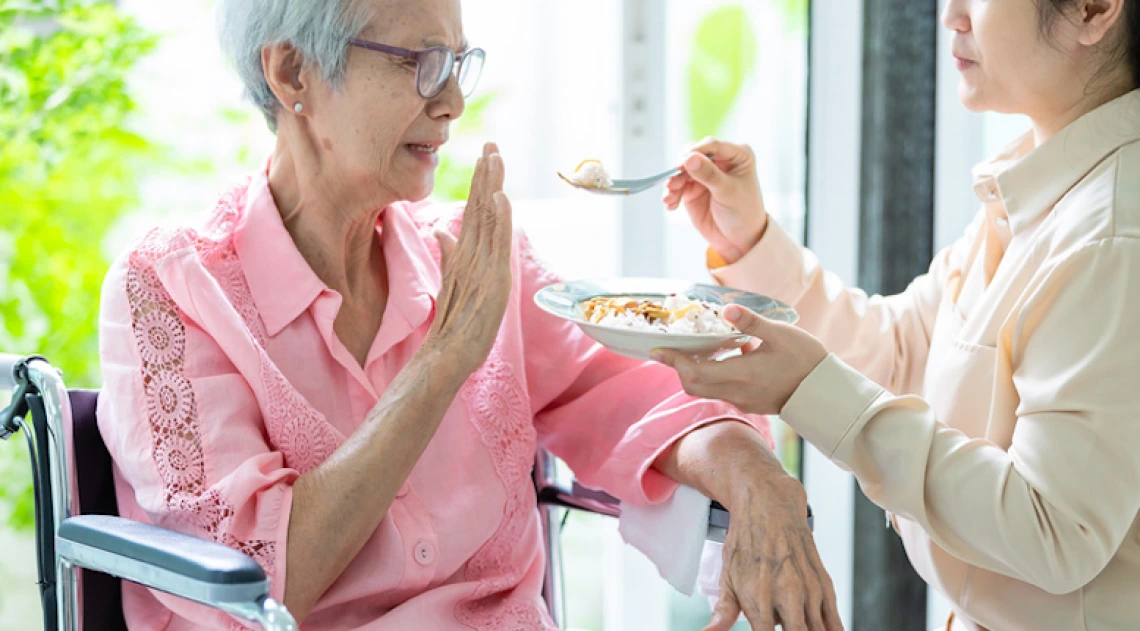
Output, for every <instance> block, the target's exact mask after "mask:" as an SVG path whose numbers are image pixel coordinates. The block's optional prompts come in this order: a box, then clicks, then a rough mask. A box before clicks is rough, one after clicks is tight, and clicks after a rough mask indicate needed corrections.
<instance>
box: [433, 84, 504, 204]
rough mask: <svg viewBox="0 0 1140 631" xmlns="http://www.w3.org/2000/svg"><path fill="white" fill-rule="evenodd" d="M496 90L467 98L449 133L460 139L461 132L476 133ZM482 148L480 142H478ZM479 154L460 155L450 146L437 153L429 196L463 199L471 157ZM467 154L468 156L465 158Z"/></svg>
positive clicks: (471, 168)
mask: <svg viewBox="0 0 1140 631" xmlns="http://www.w3.org/2000/svg"><path fill="white" fill-rule="evenodd" d="M495 96H496V94H495V93H494V92H487V93H486V94H480V95H479V96H477V97H475V98H473V99H471V100H470V101H468V102H467V106H466V107H465V108H464V110H463V115H462V116H460V117H459V120H458V121H456V123H455V127H454V128H453V129H452V136H453V137H455V139H460V138H462V137H463V136H466V135H470V134H473V133H477V132H479V131H481V130H482V129H483V120H484V117H485V115H486V113H487V109H488V108H489V107H490V106H491V104H492V103H494V102H495ZM480 151H482V145H480ZM478 157H479V154H475V155H472V156H461V155H456V154H454V153H452V152H451V151H450V150H449V151H447V152H443V153H441V154H440V156H439V168H437V169H436V172H435V187H434V188H433V189H432V197H434V198H435V199H438V200H439V201H443V202H458V201H464V200H466V199H467V194H468V193H470V192H471V178H472V177H474V175H475V160H476V159H477V158H478ZM468 158H470V159H468Z"/></svg>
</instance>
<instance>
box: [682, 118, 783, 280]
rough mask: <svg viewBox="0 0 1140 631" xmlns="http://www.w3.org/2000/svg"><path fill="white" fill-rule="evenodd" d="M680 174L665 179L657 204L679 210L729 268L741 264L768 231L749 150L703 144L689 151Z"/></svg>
mask: <svg viewBox="0 0 1140 631" xmlns="http://www.w3.org/2000/svg"><path fill="white" fill-rule="evenodd" d="M710 155H713V156H715V158H713V159H709V157H708V156H710ZM681 168H682V172H681V173H680V174H679V175H675V176H673V177H671V178H669V181H668V182H667V183H666V185H665V192H664V194H663V195H662V197H661V201H662V202H663V203H664V204H665V207H666V208H668V209H669V210H676V209H677V207H678V206H680V205H681V204H684V205H685V209H686V210H688V211H689V219H691V220H692V222H693V225H694V226H695V227H696V228H697V230H698V231H699V232H700V233H701V236H702V237H704V238H705V241H707V242H708V244H709V245H710V246H711V247H712V249H713V250H716V252H717V254H719V255H720V256H721V258H723V259H724V260H725V261H726V262H728V263H730V264H731V263H735V262H736V261H738V260H740V258H741V257H742V256H744V255H745V254H746V253H747V252H748V251H749V250H751V249H752V247H753V246H755V245H756V242H758V241H759V240H760V237H761V236H763V234H764V230H765V229H766V228H767V227H768V213H767V212H765V211H764V200H763V198H762V197H761V195H760V182H759V180H758V179H757V178H756V156H755V154H753V153H752V149H751V148H750V147H749V146H748V145H737V144H732V143H729V142H721V141H719V140H716V139H713V138H706V139H705V140H702V141H701V142H699V143H697V144H696V145H694V146H693V147H692V149H691V150H690V153H689V154H688V155H687V156H686V158H685V160H684V162H683V163H682V165H681Z"/></svg>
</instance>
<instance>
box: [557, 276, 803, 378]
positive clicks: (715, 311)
mask: <svg viewBox="0 0 1140 631" xmlns="http://www.w3.org/2000/svg"><path fill="white" fill-rule="evenodd" d="M534 301H535V304H537V305H538V306H539V308H541V309H542V310H544V311H546V312H547V313H550V314H551V315H554V316H557V317H560V318H563V319H565V320H569V321H571V322H573V323H575V324H577V325H578V327H579V328H581V329H582V331H583V332H584V333H585V334H586V335H588V336H590V337H591V338H592V339H594V340H596V341H597V342H598V343H600V344H602V345H603V346H605V347H606V348H608V349H610V350H612V351H614V352H615V353H619V354H621V355H625V356H627V357H633V358H635V359H649V354H650V352H651V351H652V350H653V349H655V348H669V349H673V350H677V351H679V352H682V353H685V354H686V355H689V356H692V357H700V358H709V357H715V356H717V355H720V354H722V353H725V352H728V351H732V350H735V349H738V348H740V347H741V346H744V345H745V344H746V343H747V342H748V340H749V339H751V336H749V335H746V334H744V333H741V332H740V331H738V330H736V329H735V328H734V327H733V326H732V325H731V324H729V323H728V322H727V321H726V320H725V319H724V318H723V317H722V314H723V312H724V308H725V307H727V306H728V305H733V304H735V305H740V306H742V307H746V308H748V309H751V310H752V311H755V312H756V313H758V314H760V315H762V316H764V317H766V318H770V319H773V320H778V321H781V322H789V323H794V322H795V321H796V320H797V318H798V316H797V314H796V312H795V310H794V309H792V308H791V307H789V306H788V305H786V304H784V303H782V302H780V301H778V300H774V299H772V298H768V297H766V296H761V295H758V294H754V293H750V292H747V291H741V290H739V289H732V288H730V287H719V286H716V285H704V284H699V283H698V284H694V283H686V282H683V281H672V280H664V279H651V278H614V279H597V280H581V281H574V282H563V283H556V284H554V285H550V286H547V287H544V288H543V289H541V290H539V291H538V293H536V294H535V296H534Z"/></svg>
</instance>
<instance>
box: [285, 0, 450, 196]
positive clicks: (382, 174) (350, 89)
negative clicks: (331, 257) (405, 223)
mask: <svg viewBox="0 0 1140 631" xmlns="http://www.w3.org/2000/svg"><path fill="white" fill-rule="evenodd" d="M364 7H365V8H366V9H367V11H368V15H370V16H372V18H373V19H372V20H371V22H370V25H369V27H368V28H367V29H365V31H364V32H363V33H361V34H360V35H359V36H358V37H359V38H360V39H364V40H369V41H373V42H378V43H381V44H386V45H388V46H396V47H400V48H407V49H410V50H422V49H424V48H428V47H430V46H446V47H448V48H451V49H452V50H454V51H455V52H456V53H459V52H461V51H463V50H464V49H465V47H466V44H467V42H466V41H465V39H464V36H463V24H462V20H461V15H460V5H459V0H365V1H364ZM314 97H315V98H314V99H313V101H314V102H313V104H312V114H311V125H312V130H313V133H314V135H315V139H314V142H315V143H317V145H318V146H317V147H316V149H317V151H320V152H322V156H321V158H322V159H321V162H322V164H327V165H329V166H330V168H331V169H332V170H333V172H334V173H335V176H336V178H337V179H339V180H341V181H342V185H343V186H348V187H353V188H352V189H351V190H355V191H359V192H361V193H364V194H365V195H368V194H369V193H367V191H370V190H375V191H376V192H375V193H374V195H377V196H382V197H388V196H395V197H396V198H398V199H401V200H410V201H418V200H421V199H424V198H426V197H427V196H428V195H429V194H430V193H431V190H432V186H433V184H434V182H435V169H436V167H437V166H438V163H439V157H438V155H437V151H438V150H439V147H440V146H441V145H442V144H443V143H444V142H446V141H447V138H448V126H449V125H450V123H451V122H452V121H454V120H455V119H457V118H459V116H460V115H461V114H462V113H463V106H464V103H463V95H462V94H461V92H460V90H459V87H458V85H457V84H456V82H455V79H454V77H452V78H451V79H449V80H448V82H447V86H446V87H445V88H444V89H443V91H442V92H440V93H439V94H438V95H437V96H435V97H434V98H432V99H424V98H423V97H421V96H420V94H419V92H418V91H417V90H416V62H415V61H413V60H411V59H404V58H402V57H399V56H395V55H389V54H385V53H379V52H375V51H372V50H367V49H363V48H358V47H354V46H350V47H349V48H348V57H347V65H346V69H345V74H344V79H343V84H342V85H341V86H340V87H339V88H338V89H336V88H332V87H331V86H328V85H324V84H322V85H320V86H318V87H317V88H316V90H315V94H314ZM306 107H309V106H308V105H306Z"/></svg>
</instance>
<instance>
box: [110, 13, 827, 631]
mask: <svg viewBox="0 0 1140 631" xmlns="http://www.w3.org/2000/svg"><path fill="white" fill-rule="evenodd" d="M219 11H220V18H221V30H222V40H223V43H224V46H225V48H226V50H227V52H228V53H229V55H230V57H231V58H232V59H233V61H234V63H235V64H236V66H237V68H238V71H239V73H240V74H241V77H242V79H243V81H244V82H245V85H246V87H247V88H248V90H249V93H250V94H251V95H252V98H253V101H254V102H255V103H256V104H257V106H258V107H259V108H260V109H261V111H262V112H263V113H264V115H265V117H266V119H267V120H268V122H269V125H270V127H271V128H273V129H274V130H275V131H276V134H277V145H276V149H275V150H274V152H273V154H272V156H271V157H270V158H269V160H268V161H267V163H266V165H265V167H264V168H263V169H261V170H259V171H257V172H256V173H254V174H253V175H252V177H251V178H250V179H249V180H248V181H246V182H245V183H243V184H241V185H240V186H237V187H236V188H234V189H233V190H231V191H229V192H228V193H226V194H225V195H223V196H222V197H221V199H220V200H219V202H218V204H217V206H216V208H215V209H214V210H213V212H212V213H211V214H210V216H209V218H208V220H207V221H206V222H205V224H204V228H202V229H200V230H191V229H179V230H173V231H155V232H152V233H150V234H149V235H148V236H146V237H145V238H144V239H143V240H142V242H141V243H139V244H138V245H136V246H135V247H133V248H132V249H131V250H130V251H129V252H127V253H126V254H125V255H123V256H122V257H120V258H119V259H118V260H117V262H116V263H115V264H114V266H113V268H112V270H111V272H110V273H109V274H108V276H107V279H106V283H105V287H104V295H103V307H102V314H101V319H100V329H101V330H100V333H101V351H102V356H103V371H104V376H105V380H106V381H105V383H106V385H105V391H104V396H103V397H101V399H100V403H101V407H100V409H99V422H100V428H101V430H102V432H103V436H104V438H105V440H106V443H107V445H108V448H109V449H110V451H111V453H112V455H113V457H114V459H115V463H116V465H117V467H116V484H117V487H118V496H119V503H120V510H121V511H122V513H123V514H124V515H125V516H128V517H131V518H134V519H139V520H144V521H149V522H154V523H159V524H162V525H164V526H167V527H171V528H174V529H177V530H181V531H185V532H189V533H192V534H195V535H198V536H201V537H206V538H209V539H212V540H215V541H219V542H222V543H224V544H227V545H229V546H232V547H234V548H237V549H239V550H241V551H243V552H246V553H248V554H249V555H251V556H252V557H253V558H255V559H256V560H257V561H258V562H259V563H260V564H261V565H262V566H263V567H264V568H265V570H266V571H267V573H268V574H269V576H270V577H271V579H272V590H273V591H272V595H273V596H274V597H275V598H277V599H279V600H283V601H284V602H285V604H286V605H287V606H288V607H289V609H290V610H291V611H292V612H293V613H294V614H295V616H296V618H297V619H298V620H300V621H303V626H304V627H307V628H312V629H372V630H383V629H393V630H396V629H401V630H402V629H436V630H438V629H488V630H489V629H506V628H510V629H543V628H551V627H552V625H551V622H550V618H549V616H548V614H547V612H546V611H545V610H544V605H543V601H542V599H541V597H540V590H541V587H542V585H541V583H542V579H543V564H544V562H545V559H544V558H543V554H542V550H543V547H542V545H541V531H540V529H539V520H538V519H537V515H536V511H535V495H534V489H533V486H532V483H531V478H530V470H531V465H532V462H533V458H534V453H535V450H536V448H537V447H538V446H539V445H541V446H543V447H545V448H547V449H549V450H550V451H552V452H553V453H554V454H556V455H558V456H560V457H561V458H563V459H565V460H566V461H567V462H568V463H569V464H570V465H571V467H572V468H573V469H574V470H575V471H576V473H577V475H578V476H579V477H580V478H581V479H582V480H583V481H584V482H585V483H586V484H588V485H591V486H595V487H600V488H603V489H606V490H608V491H610V492H611V493H613V494H615V495H616V496H618V497H619V498H621V499H622V500H623V501H625V502H632V503H651V502H661V501H664V500H666V499H667V498H668V497H670V494H671V492H672V490H673V489H674V488H675V486H676V484H677V482H681V483H685V484H688V485H691V486H693V487H695V488H697V489H699V490H701V491H703V492H705V493H706V494H707V495H709V496H711V497H713V498H715V499H717V500H719V501H721V502H722V503H724V504H725V505H726V506H727V507H728V508H729V509H730V510H731V511H732V515H733V520H734V526H733V532H732V533H731V535H730V538H729V541H728V545H727V548H728V553H726V558H727V559H728V565H727V568H728V574H729V575H731V576H732V577H734V581H735V582H733V583H732V585H731V587H730V589H729V590H728V594H727V596H726V599H725V600H726V601H730V602H733V603H738V604H737V605H735V606H736V607H737V608H736V609H735V610H732V611H726V612H725V613H724V615H722V616H721V618H722V619H721V620H718V621H717V623H718V624H719V625H722V626H727V625H730V624H731V623H732V622H733V621H734V620H735V618H736V616H737V614H738V612H739V610H740V609H741V608H742V609H743V610H744V612H745V613H746V614H747V615H748V616H749V617H750V618H752V620H753V622H754V623H755V625H756V627H755V628H758V629H771V628H772V625H773V624H774V623H775V622H776V621H778V620H782V621H783V622H784V623H785V628H788V629H809V628H810V629H812V630H820V631H822V630H824V629H836V628H838V627H839V622H838V616H837V615H836V610H835V603H834V596H833V594H832V590H831V586H830V582H829V581H828V578H827V576H826V574H825V572H824V570H823V569H822V565H821V564H820V561H819V558H818V556H817V555H816V551H815V549H814V546H813V543H812V540H811V535H810V533H809V531H808V529H807V525H806V523H805V520H804V514H805V508H806V507H805V497H804V495H803V491H802V488H800V487H799V486H798V484H797V483H796V482H795V481H794V480H792V479H790V478H788V477H787V476H786V475H785V474H784V473H783V471H782V469H781V468H780V465H779V463H778V462H777V461H776V460H775V458H774V457H773V455H772V453H771V451H770V450H769V448H768V446H767V443H766V441H765V439H764V438H763V437H762V435H761V433H760V432H759V431H757V427H762V422H763V421H762V419H760V418H752V419H748V418H745V417H743V416H741V415H740V414H739V413H737V412H736V411H735V410H734V409H733V408H731V407H730V406H728V405H727V404H723V403H718V402H710V401H704V400H699V399H695V398H692V397H689V396H687V395H685V394H684V393H682V392H681V387H680V382H679V380H678V379H677V377H676V375H674V374H673V373H672V371H670V370H669V369H667V368H665V367H663V366H660V365H657V364H654V363H651V362H645V363H643V362H637V361H633V360H629V359H626V358H623V357H619V356H616V355H614V354H611V353H609V352H607V351H605V350H604V349H603V348H601V347H599V346H598V345H596V344H594V343H592V342H591V341H590V340H588V339H587V338H585V337H584V336H583V335H582V334H581V333H580V332H579V331H578V330H577V328H576V327H574V326H573V325H572V324H568V323H566V322H563V321H560V320H557V319H554V318H550V317H546V316H544V315H543V314H541V313H540V312H539V311H538V310H537V309H536V307H535V306H534V304H533V302H532V296H533V294H534V293H535V292H536V291H537V290H538V289H539V288H540V287H542V286H544V285H546V284H548V283H551V282H554V281H555V280H556V278H555V277H554V276H553V275H552V274H551V272H549V271H547V270H546V269H545V268H544V267H543V266H542V264H541V263H540V262H539V259H538V258H537V257H536V256H535V254H534V252H533V251H532V250H531V248H530V246H529V245H528V244H527V242H526V240H525V238H523V237H522V236H517V235H514V234H513V231H512V227H511V208H510V204H509V202H508V200H507V197H506V196H505V195H504V193H503V192H502V186H503V177H504V167H503V161H502V159H501V158H500V156H499V155H498V153H497V149H496V148H495V147H494V145H488V146H487V147H486V149H485V151H484V154H483V158H482V159H480V160H479V161H478V164H477V166H476V170H475V176H474V179H473V181H472V186H471V195H470V199H469V201H468V203H467V205H466V207H465V209H464V210H463V212H462V216H449V215H447V214H446V213H438V212H435V211H434V209H432V208H430V207H429V206H427V205H425V204H423V203H419V202H420V200H423V199H425V198H426V197H427V196H428V194H429V193H430V192H431V190H432V183H433V173H434V170H435V167H436V164H437V161H438V157H437V151H438V150H439V148H440V146H441V145H443V143H444V142H446V141H447V137H448V127H449V125H450V124H451V122H452V121H454V120H456V119H457V118H458V117H459V116H460V115H461V114H462V113H463V105H464V96H465V95H466V94H468V93H469V92H470V91H471V88H472V87H473V86H474V85H475V82H476V80H477V79H478V77H479V73H480V69H481V65H482V63H483V58H484V55H483V51H481V50H479V49H477V48H470V47H468V45H467V42H466V41H465V40H464V36H463V29H462V25H461V23H460V11H459V2H458V1H457V0H371V1H356V2H354V1H351V0H341V1H337V2H289V1H270V0H222V1H221V3H220V6H219ZM123 599H124V607H125V610H126V612H125V613H126V617H127V621H128V623H129V625H130V626H131V627H132V628H135V629H158V628H162V629H177V630H184V629H205V628H223V627H231V626H233V625H234V624H235V623H234V621H233V620H231V619H230V618H228V617H226V616H225V615H223V614H218V613H216V612H212V611H207V610H206V609H205V608H203V607H200V606H197V605H192V604H190V603H187V602H184V601H180V600H178V599H175V598H172V597H170V596H168V595H165V594H160V593H155V592H150V591H147V590H145V589H142V588H139V587H137V586H132V585H126V586H124V595H123Z"/></svg>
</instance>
